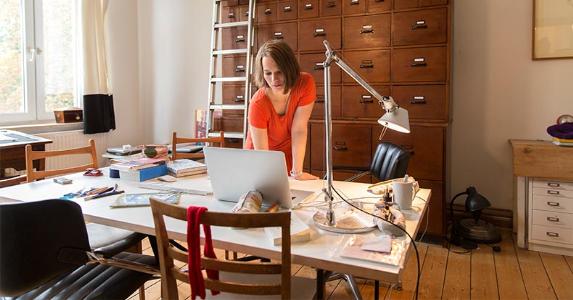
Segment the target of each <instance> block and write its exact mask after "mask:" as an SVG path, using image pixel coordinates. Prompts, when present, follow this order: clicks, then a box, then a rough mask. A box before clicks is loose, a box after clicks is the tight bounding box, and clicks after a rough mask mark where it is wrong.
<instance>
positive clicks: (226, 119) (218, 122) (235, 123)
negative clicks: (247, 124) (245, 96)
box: [213, 111, 243, 132]
mask: <svg viewBox="0 0 573 300" xmlns="http://www.w3.org/2000/svg"><path fill="white" fill-rule="evenodd" d="M213 130H214V131H220V130H222V131H225V132H242V131H243V116H242V115H240V116H239V115H233V114H230V113H229V112H228V111H225V112H224V114H223V115H222V116H218V117H215V118H214V120H213Z"/></svg>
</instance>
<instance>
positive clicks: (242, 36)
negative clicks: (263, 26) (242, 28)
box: [235, 34, 245, 43]
mask: <svg viewBox="0 0 573 300" xmlns="http://www.w3.org/2000/svg"><path fill="white" fill-rule="evenodd" d="M244 41H245V36H244V35H242V34H241V35H237V37H235V43H240V42H244Z"/></svg>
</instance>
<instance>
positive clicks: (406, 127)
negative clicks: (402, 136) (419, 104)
mask: <svg viewBox="0 0 573 300" xmlns="http://www.w3.org/2000/svg"><path fill="white" fill-rule="evenodd" d="M378 123H380V125H382V126H386V127H388V128H390V129H392V130H396V131H399V132H403V133H410V121H409V119H408V111H407V110H405V109H403V108H401V107H398V108H396V109H394V110H393V111H387V112H386V113H385V114H384V115H383V116H382V117H380V119H378Z"/></svg>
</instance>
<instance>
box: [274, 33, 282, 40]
mask: <svg viewBox="0 0 573 300" xmlns="http://www.w3.org/2000/svg"><path fill="white" fill-rule="evenodd" d="M273 38H274V39H275V40H282V39H284V36H283V33H282V32H280V31H277V32H275V33H273Z"/></svg>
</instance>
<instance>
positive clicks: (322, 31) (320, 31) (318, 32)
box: [314, 28, 326, 36]
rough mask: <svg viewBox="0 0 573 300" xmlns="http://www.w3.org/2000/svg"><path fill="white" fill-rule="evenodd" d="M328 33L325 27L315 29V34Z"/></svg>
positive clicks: (323, 34)
mask: <svg viewBox="0 0 573 300" xmlns="http://www.w3.org/2000/svg"><path fill="white" fill-rule="evenodd" d="M325 35H326V30H324V28H316V29H315V30H314V36H325Z"/></svg>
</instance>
